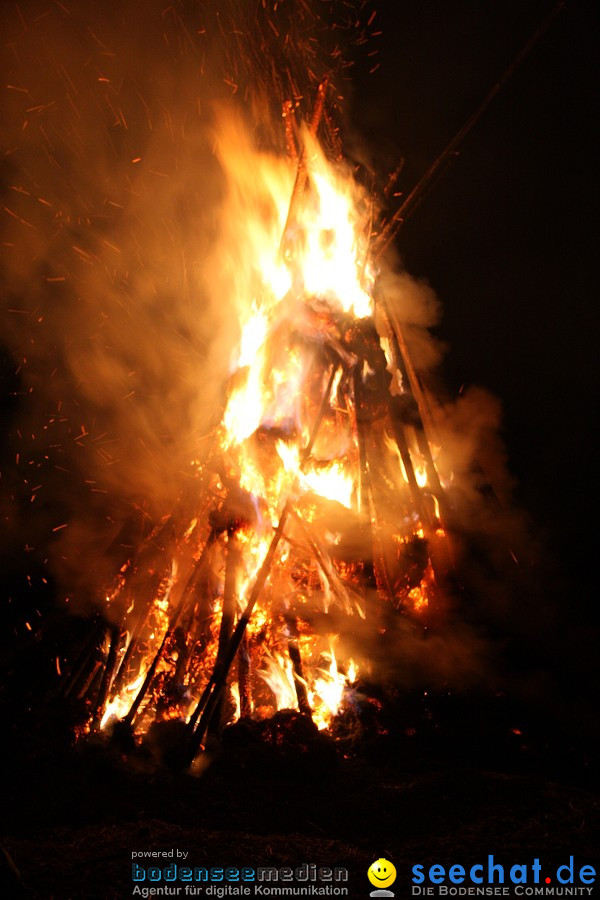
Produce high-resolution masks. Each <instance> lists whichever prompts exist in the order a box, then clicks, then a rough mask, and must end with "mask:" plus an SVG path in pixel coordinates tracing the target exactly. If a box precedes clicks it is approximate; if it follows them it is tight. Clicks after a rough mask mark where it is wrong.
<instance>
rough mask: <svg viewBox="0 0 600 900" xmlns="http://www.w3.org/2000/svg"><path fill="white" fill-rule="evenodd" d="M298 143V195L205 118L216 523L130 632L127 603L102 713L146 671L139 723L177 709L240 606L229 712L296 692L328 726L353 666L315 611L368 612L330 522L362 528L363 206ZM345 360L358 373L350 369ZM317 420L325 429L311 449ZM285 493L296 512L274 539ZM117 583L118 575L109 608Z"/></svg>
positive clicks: (189, 531) (365, 372) (281, 174)
mask: <svg viewBox="0 0 600 900" xmlns="http://www.w3.org/2000/svg"><path fill="white" fill-rule="evenodd" d="M302 141H303V146H304V150H303V154H302V157H301V165H302V166H304V167H305V174H306V180H307V188H306V190H305V191H304V193H303V194H302V196H301V198H300V201H298V200H297V198H296V201H295V202H294V201H293V199H292V198H294V196H295V188H294V184H295V179H296V167H297V163H295V162H294V163H292V162H291V161H289V160H286V159H281V158H277V157H273V156H270V155H268V154H265V153H258V152H256V151H255V150H254V148H253V147H252V145H251V142H250V140H249V138H248V136H247V134H246V133H245V131H243V130H242V129H241V128H240V126H239V125H238V124H237V123H235V122H234V121H233V120H232V119H229V118H226V117H224V118H222V119H221V120H220V122H219V128H218V140H217V152H218V155H219V158H220V161H221V164H222V166H223V169H224V172H225V175H226V178H227V184H228V186H229V188H228V189H229V194H228V197H227V200H226V203H225V208H224V210H223V216H222V224H223V229H222V234H221V237H220V239H219V241H218V242H217V248H216V250H215V260H214V261H213V263H214V264H213V265H212V267H211V270H212V271H217V270H218V271H219V272H220V273H221V274H220V277H219V278H218V279H217V284H216V286H215V289H216V290H222V291H225V292H226V293H227V296H228V298H231V301H232V304H233V307H234V309H235V311H236V317H237V322H238V324H239V330H238V337H237V342H236V345H235V346H234V347H233V349H232V350H231V354H230V360H231V364H230V374H229V383H228V387H227V396H226V401H225V404H224V412H223V416H222V420H221V422H220V425H219V427H218V428H217V429H216V432H215V445H214V447H213V451H212V455H211V456H209V462H210V464H207V465H203V464H202V463H200V464H199V465H198V471H199V477H201V478H202V479H204V481H203V484H205V486H206V487H207V488H208V496H209V498H212V499H211V501H210V502H211V503H212V508H213V512H218V516H221V517H222V524H221V525H220V526H219V527H218V528H217V531H216V532H214V529H215V527H216V526H215V525H214V524H213V526H212V527H213V533H212V538H211V535H210V534H209V533H208V529H207V524H206V522H207V518H208V519H210V516H209V515H208V513H209V510H207V511H206V514H205V517H204V519H203V518H202V516H201V515H200V514H199V511H198V510H196V511H195V513H194V517H193V519H192V521H191V523H190V522H188V523H187V525H186V527H185V529H184V530H183V538H182V539H181V540H180V541H179V543H178V546H177V552H176V564H175V566H174V568H173V570H172V572H171V574H170V575H169V576H168V577H167V579H166V582H165V583H164V584H163V586H162V588H161V589H160V590H159V591H158V592H157V596H156V599H155V601H154V603H153V605H152V606H151V613H150V614H149V615H148V616H147V618H146V620H145V623H144V622H143V621H142V626H143V627H141V629H140V620H139V615H140V614H139V612H138V611H137V610H136V604H135V603H133V604H132V605H131V606H129V608H128V612H127V615H128V616H129V618H130V619H131V620H132V623H133V624H132V628H131V629H130V632H129V634H130V638H129V643H128V642H125V644H124V645H123V646H122V647H121V648H120V653H121V655H123V654H127V652H128V647H130V646H134V644H133V641H134V638H133V637H131V634H132V633H133V631H134V630H135V629H137V632H136V634H137V637H136V638H135V640H136V641H137V643H136V644H135V652H133V653H132V654H130V655H131V660H130V662H129V668H128V669H127V675H128V678H127V679H126V686H125V687H120V688H119V690H118V691H117V692H115V693H114V696H111V697H109V698H108V701H107V703H106V705H105V708H104V710H103V717H102V724H103V725H104V724H105V723H106V722H107V721H108V720H109V719H110V718H111V716H114V715H116V716H124V715H127V712H128V710H130V709H131V706H132V703H133V701H134V699H135V697H136V695H137V692H138V691H139V690H140V688H141V686H142V685H143V684H144V679H145V675H146V673H148V672H152V671H155V678H154V682H153V687H152V689H151V690H149V692H148V697H147V698H145V700H144V703H143V704H141V705H140V708H139V709H137V711H136V716H137V722H138V725H139V727H140V728H142V729H143V728H144V727H147V724H148V723H149V722H150V721H151V720H152V718H153V717H156V716H158V717H161V718H169V717H172V716H174V715H179V716H181V717H182V718H184V719H189V717H190V716H191V715H192V712H193V710H194V707H195V704H196V703H197V702H198V699H199V697H200V696H201V695H202V693H203V690H204V688H205V687H206V685H207V682H208V680H209V678H210V674H211V672H212V671H213V667H214V666H215V664H216V661H217V660H218V658H219V654H220V653H222V649H223V646H225V645H226V643H227V640H229V638H230V636H231V633H232V631H233V629H234V627H235V623H236V622H239V621H240V617H241V616H242V615H243V614H244V611H245V609H246V605H247V604H248V603H249V602H251V603H252V604H253V605H252V609H251V611H250V613H251V614H250V613H249V622H248V625H247V629H246V631H245V633H244V636H243V644H242V646H241V647H240V649H239V651H238V661H237V663H236V666H237V668H236V667H234V668H232V670H231V671H230V673H229V679H228V686H227V692H226V693H227V697H228V700H227V702H225V703H224V706H223V710H224V711H223V715H224V716H225V717H226V719H228V720H229V721H232V720H235V719H236V718H238V717H239V716H240V715H243V714H245V715H248V714H250V713H252V711H255V713H256V711H258V710H259V709H260V710H262V712H263V714H264V710H265V709H266V710H269V709H271V710H276V709H284V708H290V707H291V708H298V707H300V708H301V709H303V711H306V704H308V706H309V708H310V713H311V715H312V717H313V720H314V722H315V723H316V724H317V725H318V727H319V728H321V729H323V728H327V727H328V726H329V725H330V724H331V721H332V718H333V717H334V716H335V715H336V714H338V713H339V712H340V710H341V708H342V706H343V703H344V696H345V694H346V692H347V691H348V689H349V688H350V687H351V686H352V685H353V684H354V683H355V681H356V680H357V678H358V667H357V665H356V663H355V662H354V661H353V660H352V659H349V658H348V657H347V656H346V654H345V650H344V642H343V639H340V637H339V636H338V635H333V634H330V633H329V631H328V630H327V633H326V634H324V633H319V631H320V628H318V627H316V626H315V625H314V621H315V620H316V616H317V614H318V615H320V616H321V617H322V616H327V615H328V614H329V613H330V608H332V607H334V606H335V605H337V606H339V607H340V609H341V610H342V611H343V613H344V615H353V614H356V613H357V612H358V614H359V615H360V616H362V617H364V615H365V613H364V602H363V601H362V599H360V600H359V599H357V598H358V593H359V592H358V590H357V588H356V582H357V580H358V579H359V578H360V576H361V572H362V571H363V566H362V563H360V561H359V560H355V561H354V562H351V561H348V560H345V559H343V558H342V556H340V542H341V538H342V535H341V533H338V531H337V529H336V528H335V527H333V528H332V521H333V520H334V519H335V518H336V517H337V520H338V521H339V522H340V523H342V525H341V530H342V531H343V527H344V526H343V522H344V517H345V516H354V517H355V519H356V521H357V522H358V521H360V522H362V523H364V522H367V523H369V527H370V528H371V530H373V529H374V528H375V524H374V520H373V512H372V501H370V500H369V498H368V478H369V477H370V476H371V473H370V472H369V468H368V465H365V461H364V459H363V461H362V462H361V452H362V451H360V439H359V427H358V424H357V422H358V419H357V416H358V411H357V404H358V402H359V401H358V400H357V396H356V390H357V389H358V390H359V389H360V384H362V383H364V381H365V379H367V378H368V377H370V376H371V375H373V369H372V368H371V366H370V365H369V364H368V362H367V360H366V359H364V360H361V361H360V362H359V363H358V365H357V362H358V358H357V357H354V356H353V352H352V350H351V349H344V346H343V342H344V340H345V338H344V329H348V328H350V329H352V328H353V327H359V324H360V322H361V320H363V319H365V318H367V317H371V316H372V315H373V312H374V306H373V291H372V289H373V280H374V270H373V267H372V265H371V263H370V261H369V257H368V238H367V234H368V231H369V222H368V217H369V213H368V203H367V202H366V198H365V196H364V194H363V192H362V191H361V190H360V189H359V188H358V186H357V185H356V184H355V183H354V181H353V180H352V178H351V177H350V175H349V173H348V172H347V171H346V170H344V168H343V167H341V166H334V165H332V164H331V163H329V162H328V161H327V160H326V158H325V155H324V153H323V151H322V150H321V148H320V146H319V145H318V143H317V141H316V140H315V139H314V138H313V137H312V136H311V135H310V134H309V133H308V132H307V131H304V132H302ZM341 322H343V323H345V324H343V326H342V324H340V323H341ZM331 347H334V348H336V350H335V353H337V357H336V355H335V353H332V352H331V350H330V349H328V348H331ZM380 352H381V353H382V355H383V353H384V352H385V354H386V360H387V363H384V368H385V365H388V367H390V366H391V350H390V343H389V340H388V339H387V338H384V339H382V342H381V345H380ZM336 359H337V360H338V361H337V362H336ZM340 360H342V361H343V363H344V365H345V366H346V368H344V365H342V363H341V362H340ZM352 366H356V370H355V371H356V374H355V376H354V381H353V380H352V377H350V376H349V375H348V372H350V371H353V370H352ZM344 373H345V374H344ZM356 384H358V385H359V388H356ZM396 389H401V379H400V378H398V379H397V383H396ZM315 422H317V425H318V426H319V427H320V428H321V432H320V434H318V435H317V434H316V433H315V434H314V435H313V437H312V439H310V446H309V436H310V435H311V434H312V430H313V428H314V427H315ZM381 444H382V447H383V452H384V453H386V454H387V456H386V461H385V465H384V469H382V473H381V479H382V481H383V482H384V483H386V484H391V485H392V486H395V487H396V488H397V489H398V490H400V491H406V485H407V482H408V476H407V471H406V465H407V464H408V463H407V456H406V454H405V455H404V456H402V457H401V454H400V453H399V450H398V447H397V446H396V444H395V443H394V442H393V441H392V439H391V438H390V437H389V436H388V435H387V433H382V437H381ZM307 448H308V449H307ZM411 453H412V459H413V465H414V479H413V481H414V480H416V483H417V484H418V486H419V487H424V486H425V485H426V484H427V470H426V466H425V461H424V459H423V458H422V456H421V455H420V453H418V452H417V451H416V450H415V449H414V448H412V450H411ZM371 490H372V488H371ZM286 501H287V502H286ZM290 503H292V505H293V507H294V519H293V523H292V525H290V524H289V522H288V523H287V524H286V527H285V529H284V530H283V532H282V537H283V539H282V540H281V542H279V543H276V544H273V545H272V542H273V541H274V535H275V529H277V528H278V526H280V530H281V526H282V525H283V524H285V523H284V520H283V519H282V517H285V515H286V512H285V511H286V510H287V509H288V508H289V504H290ZM392 514H393V515H394V516H396V515H397V514H398V513H397V510H395V509H394V510H392ZM218 516H217V519H218ZM403 521H404V525H403V531H402V533H401V534H400V535H399V537H398V539H397V546H399V547H402V546H406V545H407V544H408V543H409V541H410V540H412V539H413V538H415V539H420V538H421V537H422V536H423V533H424V532H423V528H424V523H423V522H421V521H420V520H419V518H418V516H417V515H415V514H411V515H405V516H404V519H403ZM373 533H374V534H375V531H374V530H373ZM211 542H212V543H211ZM271 546H273V550H272V551H271V550H270V547H271ZM393 546H396V545H395V544H394V545H393ZM203 547H204V550H202V548H203ZM269 554H271V556H272V558H270V557H269ZM205 557H206V559H205ZM267 558H269V559H270V562H269V565H270V569H269V572H268V578H266V583H265V586H264V588H263V590H262V593H261V594H260V597H259V599H258V602H256V603H255V601H256V598H253V597H252V593H253V590H254V586H255V584H256V579H257V577H258V574H259V572H260V571H261V567H262V566H263V564H264V563H265V559H267ZM200 562H202V564H203V565H204V567H205V569H204V571H205V572H207V573H208V574H205V576H204V582H203V583H202V593H201V594H200V595H196V594H194V593H193V592H192V593H191V594H190V597H192V598H193V600H192V601H189V600H188V601H187V606H186V603H184V600H185V599H186V597H187V594H186V593H185V592H186V590H187V588H186V585H187V584H188V583H190V578H191V577H192V576H193V573H194V571H195V566H197V565H200ZM177 572H180V573H181V574H180V577H178V576H177ZM433 581H434V578H433V572H432V571H430V569H428V570H427V572H426V573H425V574H424V575H423V577H422V579H421V583H420V584H419V586H418V588H413V589H412V590H410V592H407V601H408V602H409V603H411V604H412V606H413V608H414V611H415V612H422V611H423V610H424V609H426V608H427V604H428V600H427V597H428V591H429V589H430V587H431V585H432V584H433ZM125 583H126V578H125V577H123V578H122V579H121V582H120V584H121V587H120V588H119V589H118V590H116V591H115V592H114V594H113V595H112V596H111V603H116V602H117V599H118V597H119V593H120V591H121V590H124V588H123V587H122V585H123V584H125ZM413 583H414V582H413ZM251 598H252V599H251ZM232 601H233V605H232ZM176 603H179V606H181V608H182V609H183V612H182V613H181V620H180V619H178V618H177V617H178V616H179V615H180V613H179V612H178V613H177V615H175V614H174V608H175V604H176ZM254 604H255V605H254ZM178 608H179V607H178ZM136 617H137V618H136ZM136 623H137V624H136ZM321 627H322V626H321ZM227 629H228V630H227ZM161 642H162V643H161ZM198 647H199V648H200V651H199V652H198V653H196V648H198ZM153 659H154V662H155V664H154V669H151V666H152V665H153V663H152V661H153ZM184 662H185V665H184V664H183V663H184ZM252 671H254V672H255V674H258V675H260V682H261V684H262V687H257V684H256V678H255V677H254V682H253V683H254V688H249V687H248V683H249V681H251V680H252V677H253V676H252ZM120 683H122V680H121V682H120ZM160 691H163V692H164V695H163V696H162V698H161V696H160ZM255 696H256V697H257V699H256V700H255ZM165 698H166V699H165Z"/></svg>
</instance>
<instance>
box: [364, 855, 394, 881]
mask: <svg viewBox="0 0 600 900" xmlns="http://www.w3.org/2000/svg"><path fill="white" fill-rule="evenodd" d="M367 875H368V877H369V881H370V882H371V884H372V885H374V886H375V887H378V888H386V887H389V886H390V884H393V883H394V882H395V880H396V867H395V866H394V864H393V863H391V862H390V861H389V859H377V860H375V862H374V863H371V865H370V866H369V871H368V872H367Z"/></svg>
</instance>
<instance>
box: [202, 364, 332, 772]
mask: <svg viewBox="0 0 600 900" xmlns="http://www.w3.org/2000/svg"><path fill="white" fill-rule="evenodd" d="M336 372H337V365H333V366H332V367H331V375H330V377H329V380H328V382H327V387H326V389H325V393H324V394H323V398H322V400H321V405H320V407H319V411H318V413H317V417H316V419H315V422H314V424H313V428H312V433H311V436H310V439H309V441H308V444H307V445H306V447H305V448H304V450H303V453H302V460H301V468H302V467H303V466H304V464H305V463H306V461H307V460H308V458H309V456H310V454H311V453H312V449H313V447H314V443H315V440H316V438H317V434H318V432H319V429H320V427H321V423H322V421H323V418H324V416H325V413H326V411H327V409H328V407H329V398H330V394H331V389H332V387H333V382H334V379H335V375H336ZM292 495H293V490H292V492H291V494H290V496H289V497H288V499H287V500H286V502H285V505H284V507H283V509H282V511H281V515H280V517H279V522H278V523H277V528H276V529H275V532H274V534H273V537H272V538H271V543H270V545H269V549H268V550H267V553H266V555H265V558H264V560H263V563H262V566H261V567H260V569H259V572H258V575H257V576H256V580H255V582H254V586H253V588H252V591H251V593H250V596H249V598H248V602H247V604H246V608H245V609H244V612H243V613H242V615H241V616H240V618H239V620H238V622H237V625H236V627H235V629H234V632H233V635H232V637H231V640H230V641H229V644H228V646H227V652H226V654H224V657H223V659H222V662H221V665H220V666H219V667H217V666H216V665H215V668H214V671H213V674H212V676H211V678H210V680H209V682H208V684H207V685H206V688H205V689H204V692H203V694H202V697H201V698H200V701H199V702H198V706H197V707H196V710H195V711H194V713H193V715H192V717H191V719H190V722H189V726H190V730H191V731H192V737H191V741H190V762H191V761H192V760H193V759H194V757H195V756H196V753H197V752H198V750H199V748H200V745H201V743H202V741H203V739H204V735H205V734H206V732H207V730H208V727H209V725H210V723H211V720H212V717H213V715H214V712H215V709H216V707H217V704H218V702H219V698H220V696H221V693H222V691H223V688H224V686H225V684H226V681H227V674H228V672H229V669H230V667H231V664H232V662H233V660H234V659H235V656H236V653H237V651H238V649H239V647H240V644H241V642H242V639H243V637H244V634H245V632H246V628H247V627H248V623H249V621H250V618H251V616H252V613H253V611H254V607H255V606H256V603H257V600H258V598H259V597H260V595H261V593H262V590H263V588H264V586H265V584H266V581H267V578H268V577H269V574H270V571H271V566H272V565H273V562H274V559H275V553H276V551H277V547H278V546H279V542H280V540H281V538H282V536H283V530H284V528H285V524H286V522H287V519H288V516H289V515H290V513H291V511H292ZM199 717H200V721H199V722H198V726H197V727H195V726H196V722H197V721H198V718H199Z"/></svg>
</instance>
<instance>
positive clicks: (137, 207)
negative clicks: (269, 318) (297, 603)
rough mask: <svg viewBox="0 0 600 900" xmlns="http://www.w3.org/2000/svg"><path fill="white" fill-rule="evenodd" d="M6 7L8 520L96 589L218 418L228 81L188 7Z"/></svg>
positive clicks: (183, 476) (65, 570) (162, 507)
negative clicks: (215, 250) (221, 147)
mask: <svg viewBox="0 0 600 900" xmlns="http://www.w3.org/2000/svg"><path fill="white" fill-rule="evenodd" d="M4 15H5V16H6V17H7V22H6V23H5V29H4V34H5V36H6V40H7V42H8V51H7V53H6V54H5V69H6V71H5V72H4V73H3V78H2V85H3V88H2V110H1V113H2V120H3V123H4V129H3V130H4V136H3V155H2V175H1V187H2V193H3V203H2V205H3V207H4V211H3V214H2V241H3V246H2V257H1V265H2V276H1V277H2V284H3V301H2V310H1V321H2V329H1V330H2V335H3V343H4V344H5V349H6V351H7V352H8V353H9V354H10V357H11V359H12V360H13V361H14V363H13V364H14V366H15V367H18V371H19V379H20V384H19V388H20V393H21V395H22V396H21V400H20V404H19V409H18V421H17V422H16V423H14V424H13V427H12V428H11V438H12V440H11V445H10V448H9V449H10V452H11V456H12V460H11V462H13V463H15V465H14V466H13V467H12V468H10V469H6V468H5V472H4V479H3V489H4V491H5V492H6V498H7V501H9V502H10V499H11V498H12V502H11V503H10V509H11V513H12V515H11V519H10V521H8V522H7V523H5V524H7V525H8V527H7V534H9V535H10V536H11V543H12V544H13V545H19V544H20V545H21V547H22V546H24V545H25V543H26V542H29V544H30V545H33V547H34V548H36V547H39V548H40V549H41V548H42V547H47V546H50V545H53V546H54V550H53V553H52V556H53V558H54V563H55V566H56V565H58V566H59V568H60V570H61V571H60V572H59V575H60V578H61V580H62V582H63V586H64V587H65V589H66V590H67V591H69V590H72V589H73V588H74V587H78V588H81V589H83V588H85V587H89V588H92V586H93V584H94V583H96V584H97V583H98V575H99V573H98V566H99V565H100V564H101V563H100V562H99V561H100V560H101V558H102V554H103V551H104V550H105V549H106V548H107V547H108V546H109V545H110V544H111V542H112V541H113V540H114V538H115V536H116V535H117V534H118V532H119V529H120V528H121V527H123V526H124V525H126V523H127V521H128V520H129V519H131V517H132V516H133V518H134V519H136V520H139V519H140V518H141V519H143V518H144V517H150V518H153V519H156V518H160V517H161V516H165V515H167V514H168V513H169V512H170V510H171V509H172V508H173V506H174V505H175V503H176V502H177V501H178V499H179V497H180V496H181V494H182V492H183V491H184V490H185V488H186V483H187V482H188V481H189V479H190V476H191V475H192V472H191V471H190V460H193V459H194V458H197V457H198V455H200V454H201V448H202V438H203V436H204V435H205V433H206V432H207V430H208V428H209V427H210V424H211V422H212V420H213V418H214V416H215V415H216V414H218V412H219V408H220V403H221V396H220V392H221V391H222V386H223V382H224V377H225V373H226V371H227V364H228V359H227V358H226V353H224V352H223V345H224V344H226V343H227V341H228V336H229V339H230V335H231V331H232V325H231V318H230V316H229V313H230V310H228V309H227V307H226V304H224V303H223V298H218V297H216V296H215V295H214V294H213V293H211V291H210V290H208V289H207V283H208V282H209V281H210V278H209V275H208V273H207V272H206V271H205V268H204V263H205V260H206V258H207V256H208V255H209V253H210V248H211V245H212V243H213V241H214V239H215V235H216V233H217V231H218V215H217V210H218V206H219V203H220V199H221V196H222V192H223V178H222V175H221V170H220V167H219V165H218V163H217V161H216V159H215V156H214V154H213V148H212V127H211V102H212V100H213V99H214V98H215V96H216V95H217V94H218V92H219V91H218V89H217V87H216V86H215V80H214V79H211V78H209V77H208V75H206V74H204V75H203V73H202V59H203V57H204V55H205V54H204V53H203V49H202V47H200V46H198V41H199V36H198V35H197V34H196V33H195V31H194V32H190V30H189V28H188V25H187V24H186V23H185V22H184V20H183V19H182V18H180V16H179V14H178V7H171V8H170V10H166V11H165V10H164V7H163V6H162V5H161V4H159V3H154V2H150V3H146V2H144V3H134V2H128V3H126V4H117V3H113V4H111V3H108V4H95V3H90V4H77V5H76V7H74V8H67V7H65V6H63V5H62V4H45V3H29V4H25V5H21V6H20V11H17V8H16V7H15V8H13V9H11V11H10V13H9V11H8V8H6V7H5V9H4ZM195 18H196V17H195V16H191V17H190V22H193V21H194V19H195ZM196 24H198V25H199V23H198V22H197V23H196ZM219 90H220V88H219ZM13 453H14V454H15V456H13ZM34 471H35V477H33V478H32V477H31V476H32V473H33V472H34ZM15 492H17V494H16V493H15ZM23 494H25V499H26V500H27V501H30V502H28V503H27V506H26V512H25V515H24V514H23V506H22V503H21V504H20V503H19V502H18V501H17V500H15V499H14V498H15V496H17V495H20V496H21V498H22V500H23ZM27 494H30V496H27ZM23 502H24V501H23ZM19 518H20V519H22V520H23V521H19V520H18V519H19ZM65 526H66V527H65ZM136 528H138V529H139V522H138V523H137V525H136ZM82 562H85V565H82ZM74 581H76V582H78V583H77V584H74V583H73V582H74Z"/></svg>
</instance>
